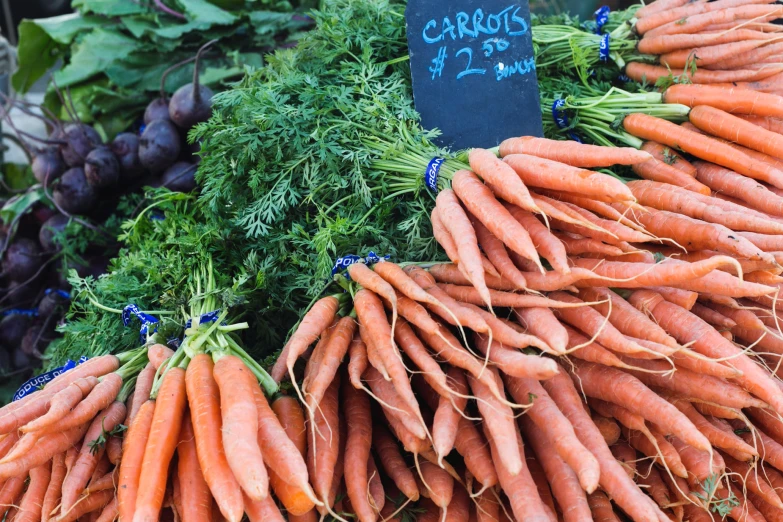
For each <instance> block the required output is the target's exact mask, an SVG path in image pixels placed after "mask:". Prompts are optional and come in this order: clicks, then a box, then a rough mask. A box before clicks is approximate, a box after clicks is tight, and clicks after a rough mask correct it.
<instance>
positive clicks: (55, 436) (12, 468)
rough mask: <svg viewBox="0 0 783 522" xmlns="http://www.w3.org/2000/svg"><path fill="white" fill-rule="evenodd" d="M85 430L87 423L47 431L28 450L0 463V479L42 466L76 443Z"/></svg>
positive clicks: (19, 474)
mask: <svg viewBox="0 0 783 522" xmlns="http://www.w3.org/2000/svg"><path fill="white" fill-rule="evenodd" d="M86 431H87V424H83V425H82V426H77V427H76V428H71V429H70V430H64V431H58V432H56V433H47V434H46V435H44V436H42V437H41V438H40V439H38V440H37V441H36V443H35V447H34V448H33V449H31V450H30V451H26V452H24V454H22V455H20V456H19V457H18V458H16V459H13V460H10V461H8V462H3V463H2V464H0V480H5V479H8V478H10V477H18V476H22V475H24V474H26V473H27V472H28V471H30V470H31V469H33V468H37V467H38V466H42V465H43V464H44V463H46V462H47V461H48V460H50V459H51V458H52V457H54V456H55V455H57V454H58V453H62V452H63V451H65V450H67V449H68V448H70V447H71V446H73V445H74V444H76V443H77V442H78V441H79V440H81V439H82V437H84V433H85V432H86Z"/></svg>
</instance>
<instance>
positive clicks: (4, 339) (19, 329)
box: [0, 314, 31, 350]
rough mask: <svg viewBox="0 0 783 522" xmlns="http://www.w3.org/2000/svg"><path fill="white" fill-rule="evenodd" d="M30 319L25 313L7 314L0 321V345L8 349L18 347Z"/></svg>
mask: <svg viewBox="0 0 783 522" xmlns="http://www.w3.org/2000/svg"><path fill="white" fill-rule="evenodd" d="M30 322H31V319H30V317H29V316H27V315H21V314H12V315H7V316H5V317H4V318H3V320H2V321H0V345H2V346H5V347H6V348H7V349H9V350H14V349H16V348H19V345H20V344H22V338H23V337H24V334H25V332H27V329H28V328H29V327H30Z"/></svg>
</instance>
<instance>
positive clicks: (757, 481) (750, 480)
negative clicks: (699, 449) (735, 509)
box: [721, 454, 783, 511]
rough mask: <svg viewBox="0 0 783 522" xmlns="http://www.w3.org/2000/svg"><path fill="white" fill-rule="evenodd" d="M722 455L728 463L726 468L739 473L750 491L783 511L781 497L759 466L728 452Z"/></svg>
mask: <svg viewBox="0 0 783 522" xmlns="http://www.w3.org/2000/svg"><path fill="white" fill-rule="evenodd" d="M721 457H722V458H723V460H724V461H725V463H726V469H727V470H728V471H729V472H731V473H736V474H738V475H739V476H740V477H741V478H742V482H743V484H744V485H745V487H747V488H748V490H749V491H752V492H753V493H755V494H757V495H759V496H760V497H761V498H763V499H764V500H765V501H766V502H768V503H769V504H771V505H773V506H775V507H776V508H778V509H779V510H782V511H783V502H781V500H780V497H778V494H777V493H776V492H775V490H774V489H773V488H772V486H770V485H769V483H768V482H767V480H766V479H765V478H764V477H763V476H762V475H761V474H760V473H759V471H758V468H757V467H755V466H754V467H750V466H749V465H748V464H747V463H745V462H740V461H739V460H736V459H734V458H732V457H731V456H729V455H726V454H723V455H721ZM762 473H763V471H762Z"/></svg>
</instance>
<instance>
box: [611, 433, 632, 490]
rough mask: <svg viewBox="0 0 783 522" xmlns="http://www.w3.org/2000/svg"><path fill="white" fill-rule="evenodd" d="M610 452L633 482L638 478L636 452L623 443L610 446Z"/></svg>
mask: <svg viewBox="0 0 783 522" xmlns="http://www.w3.org/2000/svg"><path fill="white" fill-rule="evenodd" d="M609 450H610V451H611V452H612V455H614V458H615V460H617V462H619V463H620V465H622V466H623V467H624V468H625V472H626V473H628V477H629V478H630V479H631V480H633V479H634V478H635V477H636V450H635V449H634V448H632V447H631V446H629V445H628V443H627V442H623V441H619V442H616V443H614V444H612V445H610V446H609Z"/></svg>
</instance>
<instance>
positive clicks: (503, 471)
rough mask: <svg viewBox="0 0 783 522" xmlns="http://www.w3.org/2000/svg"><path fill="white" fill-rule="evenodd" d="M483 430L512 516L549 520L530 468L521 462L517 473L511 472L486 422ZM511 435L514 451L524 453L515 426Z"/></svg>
mask: <svg viewBox="0 0 783 522" xmlns="http://www.w3.org/2000/svg"><path fill="white" fill-rule="evenodd" d="M484 432H485V433H486V434H487V438H488V440H489V447H490V450H491V452H492V461H493V462H494V463H495V467H496V469H497V471H498V478H499V482H500V486H501V488H502V489H503V491H504V492H505V493H506V495H507V496H508V498H509V500H510V502H511V510H512V512H513V513H514V517H515V518H516V519H517V520H524V521H529V522H548V521H550V517H549V513H548V511H547V509H546V505H545V504H544V503H543V502H542V501H541V497H540V496H539V495H538V491H537V489H536V484H535V482H533V477H532V476H531V475H530V470H529V469H528V468H527V466H526V465H525V463H524V462H523V463H522V466H521V468H520V470H519V472H518V473H517V474H511V473H510V472H509V470H508V468H507V466H505V459H506V457H507V455H506V454H505V453H503V452H502V451H501V450H500V448H499V447H498V445H497V443H496V441H495V440H494V439H493V438H492V437H491V436H490V435H489V433H488V432H489V427H488V425H487V423H484ZM513 437H514V443H515V444H516V445H517V447H516V451H517V452H519V453H520V454H524V451H525V450H524V447H523V445H522V437H521V436H520V434H519V430H518V429H517V427H516V426H514V431H513Z"/></svg>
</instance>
